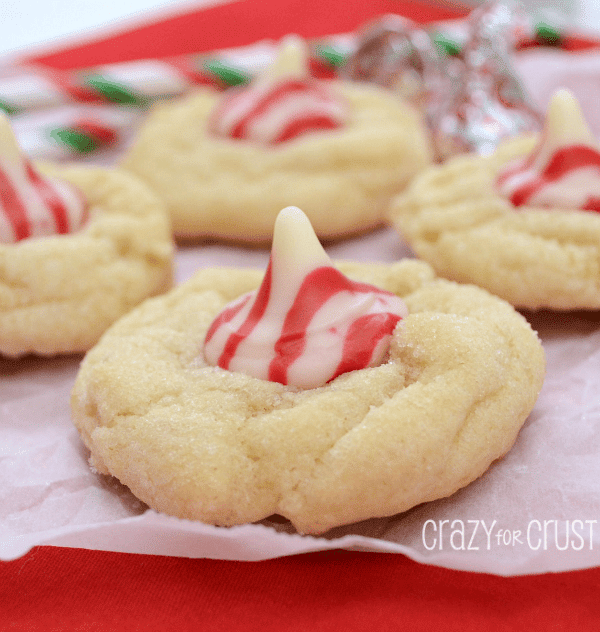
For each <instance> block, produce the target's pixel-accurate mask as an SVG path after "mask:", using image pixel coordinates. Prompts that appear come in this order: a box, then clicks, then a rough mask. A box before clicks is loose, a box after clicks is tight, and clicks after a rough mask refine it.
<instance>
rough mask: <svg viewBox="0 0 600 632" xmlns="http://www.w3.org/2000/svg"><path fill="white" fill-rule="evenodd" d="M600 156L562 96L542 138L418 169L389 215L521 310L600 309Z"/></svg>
mask: <svg viewBox="0 0 600 632" xmlns="http://www.w3.org/2000/svg"><path fill="white" fill-rule="evenodd" d="M599 200H600V152H599V148H598V146H597V142H596V140H595V139H594V138H593V137H592V135H591V133H590V132H589V130H588V129H587V125H586V124H585V121H583V119H582V116H581V112H580V110H579V107H578V104H577V102H576V101H575V99H574V98H573V96H572V95H570V94H569V93H567V92H566V91H560V92H558V93H557V94H556V95H555V97H554V98H553V100H552V102H551V104H550V107H549V109H548V113H547V117H546V123H545V128H544V131H543V133H542V135H541V136H540V137H539V138H537V137H534V136H529V137H519V138H515V139H512V140H510V141H507V142H505V143H504V144H502V145H501V146H500V147H499V148H498V149H497V150H496V152H495V153H494V154H492V155H491V156H489V157H480V156H475V155H468V156H460V157H457V158H454V159H452V160H449V161H448V162H447V163H445V164H443V165H441V166H435V167H431V168H429V169H427V170H426V171H424V172H423V173H422V174H420V175H419V176H418V177H417V178H415V180H414V181H413V183H412V184H411V186H410V187H409V189H408V190H407V191H406V192H405V193H404V194H401V195H399V196H398V197H397V199H396V200H395V201H394V203H393V205H392V211H391V214H390V218H391V220H392V222H393V223H394V225H395V226H396V227H397V229H398V230H399V232H400V233H401V235H402V237H404V238H405V239H406V241H407V242H408V243H409V244H410V245H411V247H412V248H413V249H414V251H415V253H416V254H417V255H418V256H419V257H421V258H422V259H424V260H425V261H427V262H429V263H430V264H431V265H432V266H433V268H434V269H435V271H436V272H437V273H438V274H440V275H441V276H444V277H446V278H449V279H452V280H455V281H458V282H462V283H475V284H477V285H479V286H481V287H483V288H486V289H488V290H489V291H491V292H493V293H494V294H497V295H498V296H500V297H502V298H504V299H506V300H507V301H509V302H510V303H512V304H513V305H515V306H517V307H523V308H528V309H541V308H550V309H555V310H575V309H598V308H600V214H599V213H598V210H600V202H599Z"/></svg>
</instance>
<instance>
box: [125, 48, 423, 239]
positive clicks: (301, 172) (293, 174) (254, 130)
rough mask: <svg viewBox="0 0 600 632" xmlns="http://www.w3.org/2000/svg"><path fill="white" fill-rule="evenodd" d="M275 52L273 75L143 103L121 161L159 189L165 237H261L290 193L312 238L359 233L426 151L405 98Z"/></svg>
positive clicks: (377, 220)
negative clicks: (329, 77)
mask: <svg viewBox="0 0 600 632" xmlns="http://www.w3.org/2000/svg"><path fill="white" fill-rule="evenodd" d="M296 44H297V42H293V45H294V46H295V45H296ZM298 55H302V53H301V51H298ZM282 56H283V57H284V58H285V60H286V63H288V62H289V64H291V66H292V68H291V69H290V68H289V67H287V66H286V67H284V69H283V70H278V71H277V72H280V73H282V76H279V75H278V76H276V77H275V78H273V77H272V76H271V75H268V81H267V80H266V79H265V78H264V77H260V78H259V79H258V80H257V81H256V82H253V83H252V84H251V85H250V86H249V87H247V88H246V87H243V88H235V89H230V90H228V91H227V92H226V93H225V94H224V93H221V92H218V91H217V90H214V89H210V88H205V89H201V90H199V91H197V92H195V93H193V94H191V95H189V96H186V97H184V98H182V99H180V100H177V101H174V102H170V103H167V104H162V105H158V106H156V107H155V108H154V109H153V110H152V111H151V112H150V114H149V116H148V119H147V121H146V122H145V124H144V125H143V126H142V128H141V130H140V132H139V135H138V137H137V139H136V140H135V141H134V143H133V146H132V147H131V149H130V150H129V151H128V152H127V153H126V155H125V157H124V159H123V161H122V166H123V167H125V168H126V169H128V170H129V171H131V172H132V173H134V174H136V175H137V176H138V177H140V178H141V179H142V180H144V181H145V182H146V183H147V184H148V185H150V187H151V188H152V189H153V190H154V191H155V192H156V193H157V194H158V195H159V197H160V198H161V199H162V200H164V202H165V203H166V205H167V208H168V211H169V212H170V214H171V217H172V221H173V227H174V232H175V235H176V236H178V237H182V238H206V237H208V238H215V239H220V240H225V241H233V242H245V243H251V244H268V243H269V242H270V239H271V230H272V227H273V222H274V220H275V217H276V215H277V213H278V212H279V211H280V210H281V209H282V208H284V207H285V206H288V205H290V204H293V205H296V206H299V207H300V208H302V209H303V211H304V212H305V213H306V214H307V215H308V217H309V218H310V220H311V222H312V224H313V226H314V228H315V230H316V232H317V234H318V235H319V236H320V237H321V238H324V239H338V238H341V237H346V236H350V235H354V234H358V233H361V232H364V231H367V230H370V229H372V228H374V227H376V226H379V225H381V224H382V223H383V221H384V216H385V213H386V211H387V209H388V205H389V201H390V199H391V198H392V197H393V196H394V195H396V194H397V193H398V192H399V191H401V190H402V189H403V188H404V187H405V186H406V184H407V183H408V181H409V180H410V179H411V178H412V177H413V176H414V174H415V173H417V172H418V171H419V170H420V169H422V168H423V167H425V166H426V165H428V164H429V163H430V162H431V148H430V141H429V136H428V132H427V130H426V128H425V126H424V125H423V122H422V120H421V116H420V114H419V113H418V112H417V111H416V110H415V109H414V108H412V107H411V106H409V105H407V104H405V103H403V102H402V101H400V100H399V98H398V97H396V96H394V95H393V94H391V93H390V92H389V91H386V90H384V89H382V88H379V87H376V86H374V85H369V84H364V85H363V84H359V83H353V82H342V81H317V80H316V79H310V78H308V76H304V74H303V73H305V72H307V71H306V69H305V65H306V60H305V59H304V60H303V59H296V58H294V54H292V53H290V52H289V49H287V48H284V50H283V52H282ZM289 58H293V59H292V60H291V61H289ZM276 63H279V60H276ZM289 64H288V65H289ZM294 64H295V66H294ZM283 65H284V66H285V64H283ZM265 83H268V85H267V86H265V85H264V84H265ZM246 98H248V100H250V99H251V100H252V101H251V103H246ZM234 100H235V102H233V103H232V101H234ZM238 101H241V102H242V103H238ZM298 102H299V103H300V105H298ZM265 103H266V104H267V105H265ZM302 108H305V109H304V110H303V109H302ZM311 125H313V126H314V129H313V128H311V127H310V126H311ZM300 132H301V133H300Z"/></svg>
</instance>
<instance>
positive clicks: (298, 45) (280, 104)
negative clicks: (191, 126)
mask: <svg viewBox="0 0 600 632" xmlns="http://www.w3.org/2000/svg"><path fill="white" fill-rule="evenodd" d="M308 56H309V55H308V49H307V46H306V43H305V42H304V41H303V40H302V39H301V38H299V37H297V36H288V37H287V38H284V39H283V40H282V43H281V46H280V48H279V51H278V54H277V57H276V58H275V60H274V61H273V63H272V64H271V65H270V66H268V67H267V68H266V69H265V70H264V72H263V73H262V74H261V75H259V76H258V77H257V78H256V79H255V80H254V81H253V82H252V83H251V84H250V85H249V86H244V87H240V88H233V89H230V90H228V91H227V92H226V93H225V95H224V96H223V98H222V99H221V100H220V102H219V103H218V104H217V107H216V108H215V110H214V111H213V112H212V113H211V116H210V120H209V129H210V130H211V132H212V133H214V134H215V135H217V136H221V137H229V138H237V139H245V140H248V141H251V142H255V143H258V144H263V145H274V144H278V143H280V142H283V141H286V140H291V139H292V138H295V137H296V136H299V135H301V134H304V133H305V132H308V131H315V130H322V129H334V128H337V127H341V126H342V125H343V124H344V123H345V121H346V118H347V106H346V103H345V102H344V101H343V100H342V99H341V98H340V97H338V96H336V95H335V94H334V93H333V92H332V91H331V90H330V89H329V88H328V87H327V86H326V85H325V83H324V82H322V81H317V80H314V79H311V78H310V73H309V69H308Z"/></svg>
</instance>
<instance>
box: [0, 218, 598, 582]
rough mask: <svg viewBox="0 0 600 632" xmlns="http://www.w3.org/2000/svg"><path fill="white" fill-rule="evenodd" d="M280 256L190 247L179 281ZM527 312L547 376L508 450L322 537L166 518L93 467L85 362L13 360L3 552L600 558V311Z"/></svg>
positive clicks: (540, 566) (362, 247) (370, 250)
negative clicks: (459, 481) (394, 511)
mask: <svg viewBox="0 0 600 632" xmlns="http://www.w3.org/2000/svg"><path fill="white" fill-rule="evenodd" d="M328 251H329V253H330V255H331V256H332V257H334V258H344V259H355V260H362V261H367V260H378V261H395V260H397V259H398V258H400V257H404V256H411V253H410V251H409V250H408V248H407V247H406V246H405V245H404V244H403V243H402V242H401V240H400V239H399V237H398V236H397V235H396V233H395V232H394V231H392V230H391V229H383V230H380V231H377V232H375V233H373V234H371V235H368V236H365V237H363V238H361V239H354V240H350V241H347V242H344V243H340V244H336V245H334V246H332V247H329V248H328ZM267 259H268V252H267V251H265V250H251V249H248V250H247V249H242V248H233V247H228V246H212V245H208V246H196V247H182V248H180V251H179V254H178V258H177V280H178V281H179V282H180V281H183V280H185V279H187V278H189V277H190V276H191V275H192V274H193V272H194V271H195V270H196V269H198V268H200V267H205V266H209V265H225V264H226V265H237V266H254V267H257V266H258V267H264V266H265V265H266V263H267ZM525 315H526V316H527V317H528V318H529V319H530V322H531V323H532V325H533V326H534V328H535V329H536V330H537V331H538V332H539V334H540V337H541V339H542V341H543V344H544V347H545V350H546V353H547V358H548V374H547V378H546V381H545V385H544V387H543V390H542V393H541V395H540V398H539V400H538V402H537V404H536V406H535V408H534V410H533V412H532V414H531V415H530V417H529V419H528V420H527V422H526V424H525V426H524V428H523V430H522V431H521V433H520V435H519V438H518V440H517V443H516V445H515V447H514V448H513V450H512V451H511V452H510V453H509V454H508V455H507V457H505V458H504V459H503V460H502V461H500V462H498V463H496V464H494V465H493V466H492V467H491V468H490V470H489V471H488V472H487V473H486V474H485V475H484V476H483V477H482V478H480V479H479V480H477V481H476V482H474V483H473V484H471V485H470V486H468V487H466V488H465V489H463V490H461V491H459V492H458V493H457V494H455V495H454V496H452V497H450V498H448V499H444V500H440V501H437V502H433V503H429V504H426V505H422V506H419V507H416V508H414V509H413V510H411V511H409V512H407V513H405V514H402V515H399V516H394V517H391V518H385V519H374V520H367V521H365V522H362V523H359V524H355V525H350V526H347V527H342V528H337V529H334V530H332V531H331V532H329V533H327V534H326V535H325V536H324V537H320V538H314V537H309V536H300V535H298V534H296V533H294V531H293V529H292V527H291V526H290V525H289V523H288V522H285V521H281V520H277V519H273V520H265V521H263V522H262V523H261V524H256V525H246V526H242V527H236V528H230V529H227V528H217V527H211V526H206V525H202V524H198V523H192V522H188V521H182V520H178V519H175V518H171V517H168V516H163V515H158V514H157V513H155V512H154V511H152V510H150V509H148V508H147V507H146V506H145V505H143V504H142V503H141V502H139V501H138V500H137V499H136V498H135V497H134V496H133V495H132V494H131V493H130V492H129V490H128V489H127V488H126V487H124V486H122V485H121V484H119V483H118V482H117V481H116V480H115V479H112V478H109V477H104V476H99V475H96V474H94V473H92V472H91V471H90V469H89V467H88V464H87V457H88V454H87V450H86V449H85V448H84V446H83V445H82V443H81V442H80V440H79V437H78V434H77V432H76V431H75V429H74V428H73V426H72V425H71V421H70V413H69V392H70V389H71V387H72V384H73V381H74V379H75V375H76V373H77V369H78V366H79V362H80V360H81V357H79V356H75V357H63V358H55V359H41V358H31V357H28V358H24V359H21V360H6V359H3V360H0V375H1V376H2V377H1V381H0V402H1V403H0V437H1V439H2V441H1V444H0V558H1V559H12V558H15V557H18V556H20V555H23V554H24V553H25V552H26V551H27V550H28V549H29V548H31V547H32V546H35V545H39V544H51V545H58V546H72V547H84V548H90V549H103V550H113V551H124V552H133V553H151V554H161V555H177V556H187V557H208V558H220V559H240V560H257V559H265V558H270V557H278V556H283V555H291V554H295V553H301V552H307V551H314V550H320V549H327V548H347V549H363V550H371V551H387V552H398V553H404V554H406V555H408V556H409V557H411V558H413V559H415V560H418V561H422V562H426V563H429V564H436V565H441V566H446V567H449V568H456V569H464V570H474V571H485V572H489V573H496V574H502V575H510V574H519V573H540V572H546V571H562V570H569V569H575V568H584V567H588V566H592V565H597V564H600V494H599V487H600V485H599V484H598V480H600V458H599V455H600V315H598V314H596V313H586V312H577V313H573V314H554V313H538V314H525Z"/></svg>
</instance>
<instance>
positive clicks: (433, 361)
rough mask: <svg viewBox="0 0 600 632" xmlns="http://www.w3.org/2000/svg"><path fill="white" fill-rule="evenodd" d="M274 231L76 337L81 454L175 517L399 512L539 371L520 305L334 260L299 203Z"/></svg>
mask: <svg viewBox="0 0 600 632" xmlns="http://www.w3.org/2000/svg"><path fill="white" fill-rule="evenodd" d="M274 232H275V236H274V244H273V252H272V258H271V263H270V266H269V268H268V270H267V272H266V273H265V271H264V270H252V269H248V268H203V269H200V270H198V271H197V272H196V273H195V274H194V275H193V276H192V277H191V278H190V279H189V280H187V281H185V282H184V283H182V284H180V285H179V286H178V287H176V288H174V289H173V290H172V291H170V292H168V293H167V294H165V295H164V296H159V297H157V298H153V299H149V300H148V301H145V302H144V303H143V304H142V305H140V306H139V307H137V308H136V309H134V310H132V311H131V312H130V313H129V314H128V315H126V316H125V317H123V318H122V319H120V320H119V321H118V322H117V323H115V324H114V325H113V326H112V327H111V328H110V329H109V330H108V331H107V332H106V334H105V335H104V336H103V337H102V340H101V341H100V342H99V343H98V345H97V346H96V347H95V348H94V349H92V350H91V351H90V352H89V353H88V354H86V357H85V359H84V360H83V362H82V364H81V367H80V371H79V374H78V376H77V379H76V382H75V386H74V389H73V394H72V399H71V405H72V419H73V421H74V424H75V426H76V427H77V429H78V431H79V433H80V435H81V438H82V440H83V441H84V443H85V444H86V446H87V447H88V448H89V450H90V463H91V465H92V466H93V468H94V470H95V471H96V472H98V473H101V474H104V475H112V476H115V477H116V478H118V479H119V480H120V481H121V482H122V483H123V484H125V485H127V486H128V487H129V489H130V490H131V491H132V492H133V493H134V494H135V495H136V496H137V497H138V498H139V499H140V500H142V501H143V502H145V503H146V504H148V505H149V506H150V508H151V509H152V510H154V511H157V512H160V513H164V514H168V515H170V516H174V517H176V518H181V519H184V520H195V521H200V522H203V523H205V524H208V525H218V526H232V525H242V524H246V523H251V522H256V521H260V520H266V523H265V524H266V525H269V524H271V523H270V521H269V520H268V518H269V517H270V516H272V515H274V514H277V515H278V518H277V524H278V526H279V528H281V526H282V525H281V523H282V520H281V516H283V517H285V518H287V519H289V520H290V522H291V525H288V526H287V528H288V529H289V530H290V531H292V530H293V529H294V528H295V529H296V530H297V531H298V532H300V533H307V534H308V533H310V534H319V533H323V532H325V531H327V530H328V529H331V528H332V527H336V526H340V525H347V524H349V523H353V522H357V521H360V520H365V519H368V518H373V517H382V516H395V517H394V518H391V519H392V520H394V521H395V520H398V521H401V520H402V516H401V515H400V514H401V512H404V511H406V510H407V509H410V508H411V507H414V506H415V505H418V504H420V503H423V502H427V501H431V500H435V499H437V498H443V497H445V496H449V495H450V494H452V493H453V492H455V491H456V490H457V489H459V488H461V487H463V486H465V485H467V484H468V483H469V482H470V481H472V480H474V479H475V478H477V477H478V476H480V475H481V474H483V473H484V472H485V470H486V469H487V468H488V467H489V466H490V464H491V463H492V462H493V461H494V460H495V459H497V458H500V457H501V456H502V455H504V454H505V453H506V452H507V451H508V450H509V449H510V447H511V446H512V444H513V442H514V441H515V439H516V437H517V434H518V432H519V429H520V428H521V426H522V424H523V423H524V421H525V419H526V418H527V415H528V414H529V412H530V411H531V409H532V407H533V405H534V403H535V400H536V398H537V395H538V393H539V390H540V388H541V384H542V380H543V375H544V353H543V349H542V347H541V344H540V342H539V340H538V339H537V336H536V334H535V333H534V332H533V331H532V330H531V327H530V326H529V324H528V323H527V321H526V320H525V318H523V316H521V315H520V314H518V313H517V312H516V311H515V310H514V309H513V308H512V307H511V306H510V305H508V304H507V303H506V302H505V301H502V300H501V299H499V298H497V297H494V296H492V295H490V294H489V293H488V292H486V291H484V290H482V289H480V288H477V287H474V286H460V285H458V284H455V283H451V282H449V281H444V280H441V279H437V278H435V276H434V274H433V272H432V270H431V268H430V267H429V266H428V265H427V264H425V263H423V262H420V261H416V260H403V261H400V262H397V263H394V264H384V263H379V264H376V263H370V264H367V263H352V262H339V263H337V264H332V262H331V261H329V259H328V257H327V256H326V255H325V253H324V252H323V251H322V249H321V247H320V245H319V244H318V241H317V240H316V238H315V237H314V235H313V234H312V232H311V229H310V224H308V220H307V219H306V217H305V216H304V215H303V214H302V213H301V212H300V211H299V210H298V209H297V208H286V209H285V210H284V211H283V212H282V213H281V214H280V215H279V216H278V219H277V226H276V228H275V231H274ZM404 306H406V307H404ZM363 317H366V320H365V319H363ZM371 318H372V319H373V320H372V321H371ZM400 319H401V320H400ZM354 325H357V326H354ZM375 325H382V327H380V328H379V327H376V326H375ZM364 334H368V335H366V336H365V335H364ZM371 334H374V335H371ZM365 338H366V339H367V344H366V345H365V346H363V345H362V343H364V342H365ZM348 340H354V341H356V340H359V341H360V342H361V347H362V348H363V350H365V353H363V354H358V355H357V356H354V354H350V355H351V356H354V359H359V360H361V361H360V362H359V363H358V364H356V365H354V366H349V365H347V364H345V362H344V356H345V352H346V350H347V346H348V345H347V341H348ZM378 341H381V342H383V345H382V346H381V347H380V345H379V344H378ZM213 343H214V348H212V345H213ZM221 360H223V362H221ZM253 360H254V362H253ZM220 365H223V366H220ZM340 365H344V366H342V369H344V370H343V371H342V372H340ZM225 366H226V367H227V368H224V367H225ZM345 369H348V370H345ZM297 379H299V380H300V381H299V382H298V381H297ZM149 518H150V519H151V520H152V519H153V517H152V516H151V515H150V516H149ZM157 519H159V520H161V521H162V520H167V518H165V517H162V518H157ZM174 524H175V525H176V524H177V523H174ZM179 526H182V527H185V529H202V530H203V531H204V532H206V529H208V527H206V526H203V527H201V526H198V525H196V526H194V525H190V524H186V523H182V524H181V525H179ZM257 530H258V533H260V534H261V537H264V536H265V530H264V525H262V526H261V527H260V528H258V529H257ZM350 530H351V531H353V529H352V528H350ZM357 531H358V532H360V527H357ZM212 533H213V532H212V531H210V530H209V532H208V534H209V535H211V534H212ZM214 535H215V536H217V537H222V536H223V532H222V531H221V530H219V531H215V532H214ZM239 535H240V537H242V535H243V532H242V531H241V530H240V532H239ZM227 537H228V538H230V537H231V538H234V539H235V541H236V542H238V543H239V542H241V540H239V541H238V540H237V539H236V538H237V536H236V532H233V531H232V532H231V533H229V534H228V535H227Z"/></svg>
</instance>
